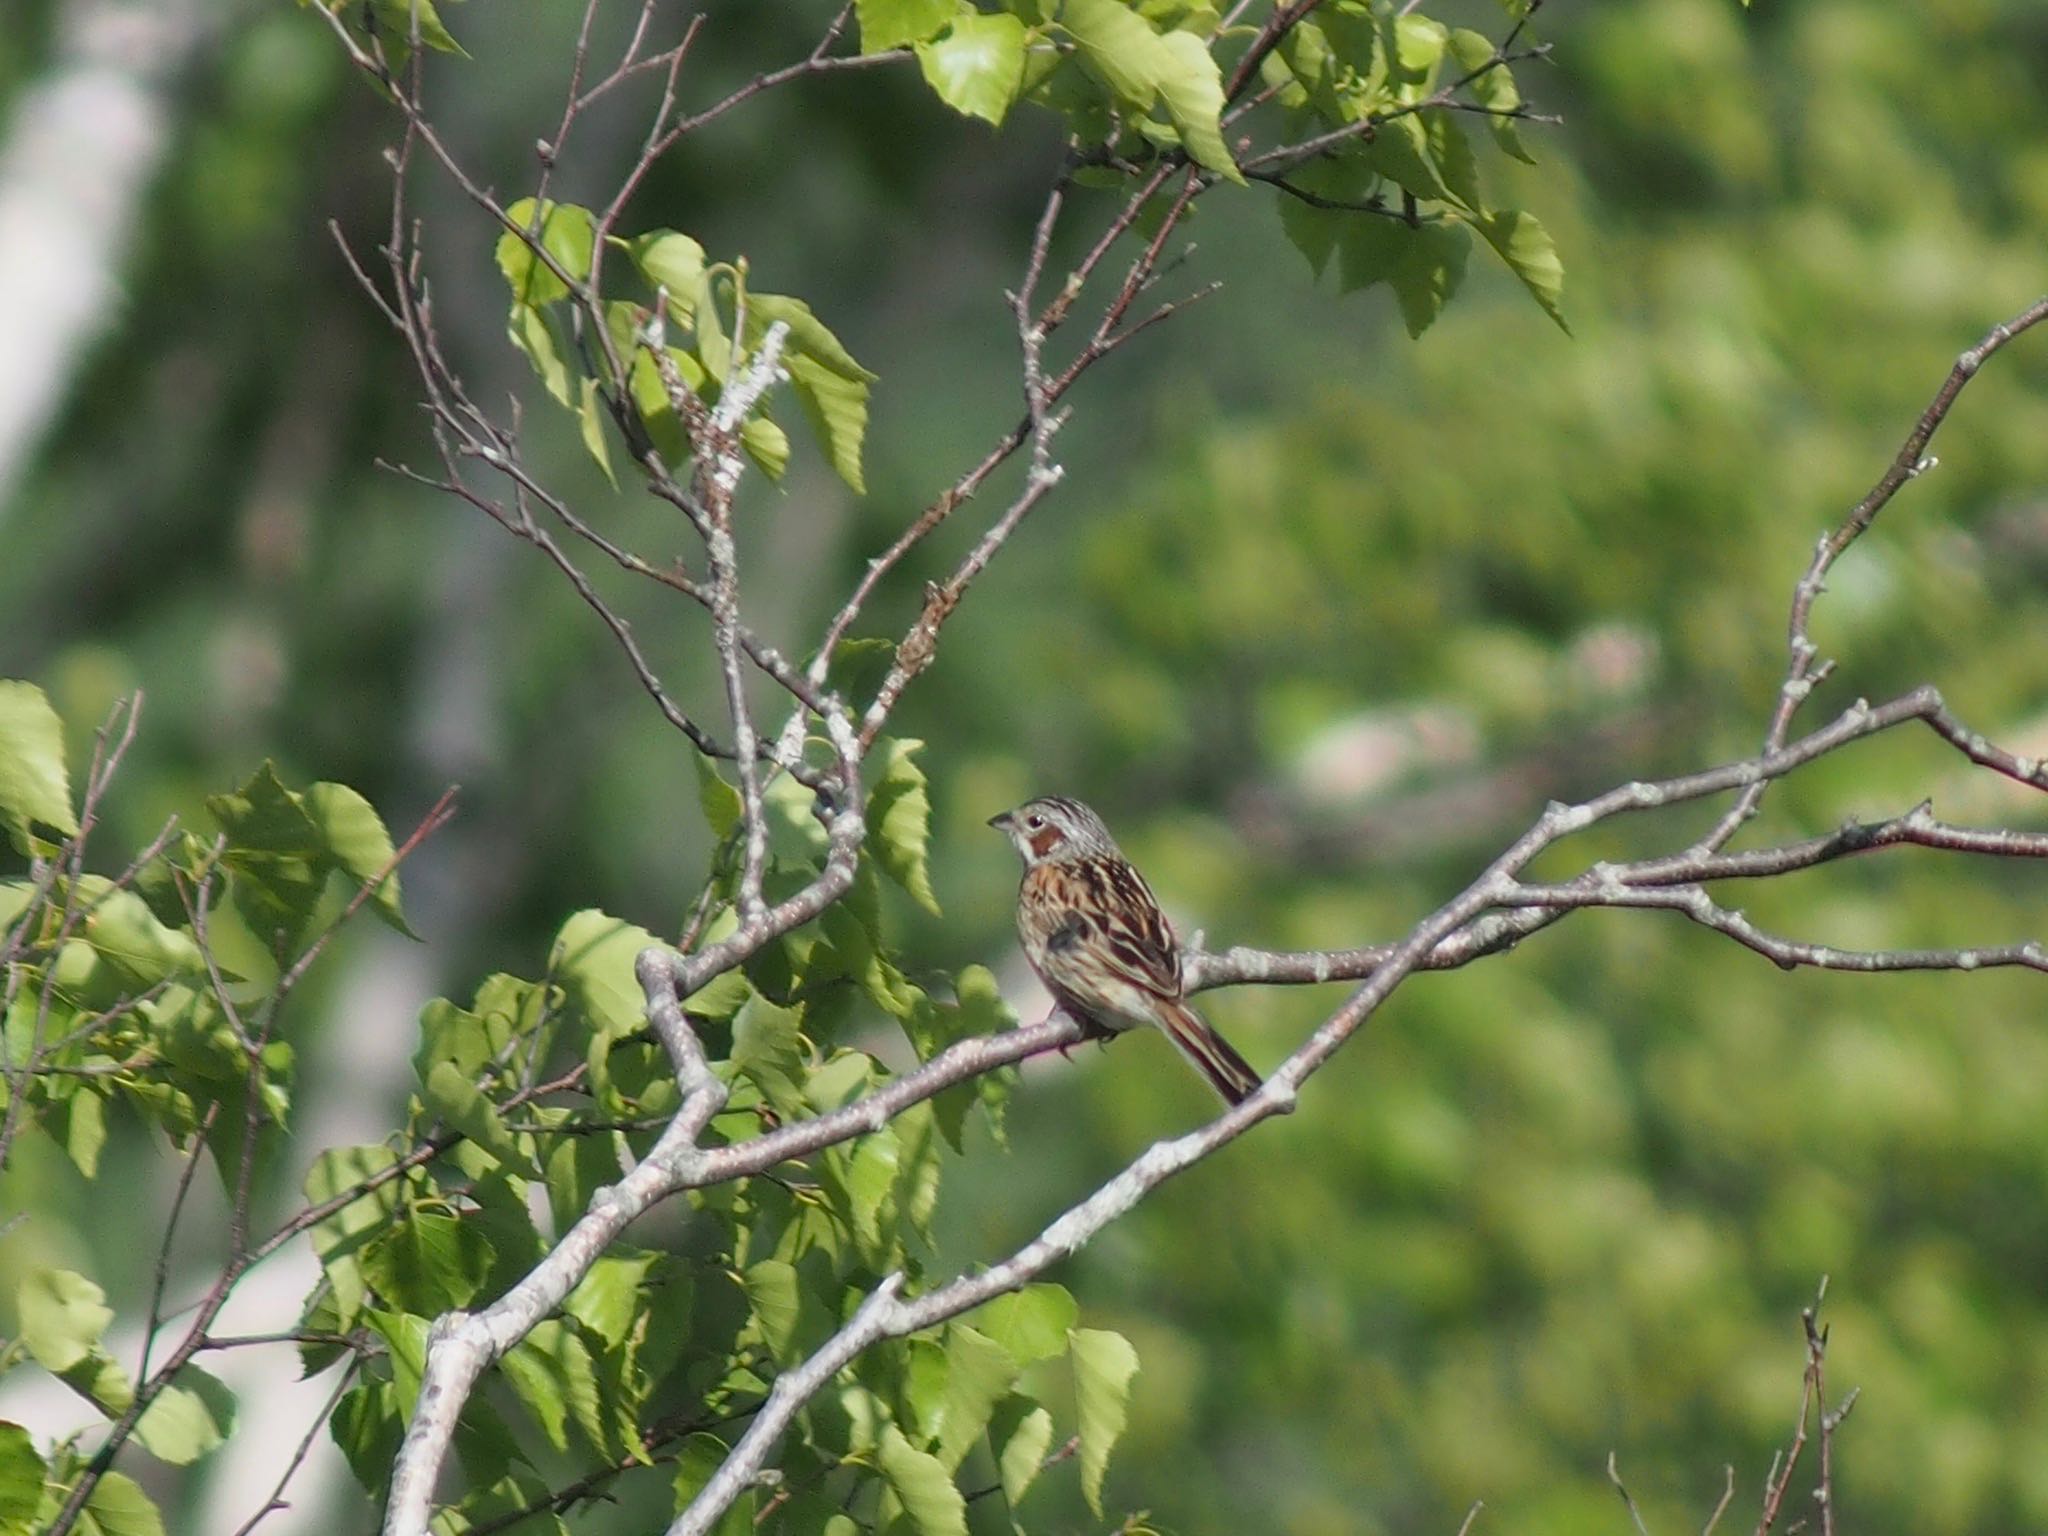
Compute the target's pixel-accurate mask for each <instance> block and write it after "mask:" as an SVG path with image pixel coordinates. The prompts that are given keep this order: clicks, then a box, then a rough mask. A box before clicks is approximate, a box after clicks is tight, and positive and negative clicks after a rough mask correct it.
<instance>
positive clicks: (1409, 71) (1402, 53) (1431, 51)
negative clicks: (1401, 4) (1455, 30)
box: [1388, 11, 1450, 101]
mask: <svg viewBox="0 0 2048 1536" xmlns="http://www.w3.org/2000/svg"><path fill="white" fill-rule="evenodd" d="M1449 36H1450V32H1449V29H1448V28H1446V27H1445V26H1444V24H1443V23H1442V22H1440V21H1437V20H1435V19H1434V18H1432V17H1429V16H1423V15H1419V14H1417V13H1415V12H1413V11H1404V12H1403V13H1401V14H1400V15H1397V16H1395V17H1394V18H1393V29H1392V38H1391V42H1392V46H1391V47H1390V48H1389V49H1388V52H1389V54H1391V56H1392V57H1391V63H1392V68H1393V75H1394V78H1395V79H1396V80H1398V81H1400V82H1401V83H1402V91H1401V99H1402V100H1403V101H1418V100H1420V99H1421V98H1422V97H1424V96H1426V95H1427V94H1428V93H1429V91H1430V90H1431V88H1432V87H1433V86H1434V85H1435V83H1436V68H1437V65H1438V64H1440V63H1441V62H1442V61H1443V56H1444V43H1445V40H1446V39H1447V38H1448V37H1449Z"/></svg>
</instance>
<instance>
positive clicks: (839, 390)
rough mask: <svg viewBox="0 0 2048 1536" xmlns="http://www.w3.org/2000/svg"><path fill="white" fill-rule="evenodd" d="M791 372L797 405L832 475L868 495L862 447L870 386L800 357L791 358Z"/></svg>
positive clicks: (865, 429)
mask: <svg viewBox="0 0 2048 1536" xmlns="http://www.w3.org/2000/svg"><path fill="white" fill-rule="evenodd" d="M788 371H789V382H790V385H791V387H792V388H794V389H795V391H796V401H797V404H798V405H800V406H802V407H803V412H804V417H805V419H806V420H808V421H809V422H810V424H811V431H812V432H813V433H815V434H816V436H817V438H818V441H819V442H820V443H821V444H822V445H823V446H824V449H825V457H826V458H827V459H828V460H829V461H830V462H831V465H832V471H833V473H834V474H836V475H838V476H839V478H840V479H841V480H844V481H845V482H846V484H847V487H848V489H850V490H852V491H853V492H854V493H855V494H856V495H866V494H867V488H868V486H867V479H866V477H865V475H864V474H863V472H862V470H861V448H862V445H863V444H864V443H865V441H866V439H867V432H868V386H867V385H865V384H863V383H860V382H859V381H857V380H854V379H849V378H845V377H843V376H842V375H840V374H838V373H835V372H833V371H832V370H831V369H830V368H828V367H826V366H825V365H824V364H823V363H821V362H819V361H818V360H817V359H815V358H812V357H806V356H803V355H801V354H799V355H798V356H795V357H792V358H790V359H789V362H788Z"/></svg>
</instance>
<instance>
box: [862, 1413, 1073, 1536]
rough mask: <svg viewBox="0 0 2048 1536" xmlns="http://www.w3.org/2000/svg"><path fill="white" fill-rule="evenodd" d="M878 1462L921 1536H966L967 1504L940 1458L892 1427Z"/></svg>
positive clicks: (878, 1451) (879, 1449) (885, 1435)
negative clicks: (919, 1447) (923, 1449)
mask: <svg viewBox="0 0 2048 1536" xmlns="http://www.w3.org/2000/svg"><path fill="white" fill-rule="evenodd" d="M875 1459H876V1461H877V1462H878V1463H879V1465H880V1466H881V1469H882V1477H883V1479H884V1481H886V1482H887V1483H888V1485H889V1488H890V1491H891V1492H893V1493H894V1494H895V1495H896V1497H897V1499H898V1501H899V1502H901V1504H902V1505H903V1509H904V1512H905V1513H906V1514H908V1515H909V1516H910V1523H911V1524H912V1525H913V1526H915V1527H916V1529H917V1530H918V1532H919V1533H920V1536H967V1501H966V1500H965V1499H964V1498H962V1497H961V1495H960V1490H959V1489H958V1488H957V1487H955V1486H954V1484H953V1479H952V1477H951V1476H950V1475H949V1474H948V1473H947V1471H946V1468H945V1466H944V1465H943V1464H942V1463H941V1462H940V1461H939V1459H938V1457H936V1456H932V1455H929V1454H927V1453H926V1452H924V1451H920V1450H919V1449H918V1448H917V1447H916V1446H914V1445H912V1444H911V1443H910V1442H909V1441H908V1440H906V1439H904V1438H903V1431H902V1430H900V1429H898V1428H897V1427H896V1426H895V1425H894V1424H891V1425H890V1426H889V1427H888V1428H886V1429H884V1430H883V1431H882V1443H881V1445H880V1446H879V1447H877V1449H876V1457H875ZM1098 1513H1099V1511H1098Z"/></svg>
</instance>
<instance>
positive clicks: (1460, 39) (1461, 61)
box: [1451, 27, 1536, 165]
mask: <svg viewBox="0 0 2048 1536" xmlns="http://www.w3.org/2000/svg"><path fill="white" fill-rule="evenodd" d="M1451 53H1452V55H1453V56H1454V57H1455V58H1456V59H1457V61H1458V65H1459V67H1460V68H1461V69H1462V70H1463V71H1464V72H1465V73H1466V74H1470V73H1471V72H1472V71H1473V70H1475V69H1478V68H1479V67H1480V66H1481V65H1483V64H1485V63H1486V62H1487V60H1489V59H1491V58H1492V57H1493V55H1494V47H1493V43H1492V41H1491V40H1490V39H1488V38H1485V37H1482V36H1481V35H1480V34H1479V33H1477V32H1473V31H1469V30H1467V29H1465V28H1462V27H1461V28H1459V29H1458V30H1456V31H1454V32H1452V33H1451ZM1465 89H1466V90H1468V91H1470V92H1471V93H1472V98H1473V100H1475V101H1477V102H1478V103H1479V104H1480V105H1481V106H1482V107H1485V108H1486V109H1487V117H1486V126H1487V128H1488V130H1489V131H1491V133H1492V134H1493V142H1494V143H1496V144H1498V145H1499V146H1500V147H1501V149H1502V150H1503V151H1505V152H1506V153H1507V154H1510V155H1513V156H1514V157H1515V158H1516V159H1517V160H1520V161H1522V162H1524V163H1525V164H1528V165H1534V164H1535V163H1536V157H1535V156H1534V155H1532V154H1530V153H1529V151H1528V150H1527V149H1526V148H1524V147H1523V144H1522V135H1521V131H1520V126H1519V124H1518V123H1517V122H1516V121H1515V119H1514V118H1512V117H1507V116H1504V115H1502V114H1505V113H1509V112H1516V111H1519V110H1520V109H1521V106H1522V92H1521V88H1520V87H1518V86H1517V85H1516V84H1515V77H1514V76H1513V75H1512V74H1510V73H1509V72H1508V67H1507V65H1505V64H1496V65H1494V66H1493V68H1491V69H1489V70H1487V71H1486V73H1485V74H1483V75H1480V76H1478V77H1477V78H1475V79H1474V80H1472V81H1471V82H1470V83H1469V84H1467V85H1466V87H1465Z"/></svg>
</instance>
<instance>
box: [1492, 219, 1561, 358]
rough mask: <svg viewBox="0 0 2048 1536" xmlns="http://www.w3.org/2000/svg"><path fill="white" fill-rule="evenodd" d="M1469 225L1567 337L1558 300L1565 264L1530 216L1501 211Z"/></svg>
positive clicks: (1537, 223)
mask: <svg viewBox="0 0 2048 1536" xmlns="http://www.w3.org/2000/svg"><path fill="white" fill-rule="evenodd" d="M1472 225H1473V227H1474V228H1475V229H1477V230H1478V231H1479V233H1480V234H1482V235H1484V236H1485V237H1486V243H1487V244H1488V245H1490V246H1492V247H1493V248H1494V250H1495V251H1497V252H1499V253H1500V259H1501V260H1502V261H1504V262H1506V263H1507V264H1508V270H1509V271H1510V272H1513V273H1514V274H1515V276H1517V277H1519V278H1520V279H1521V280H1522V286H1523V287H1525V288H1527V289H1528V290H1529V292H1530V293H1531V294H1532V295H1534V297H1535V299H1536V302H1537V303H1538V304H1540V305H1541V306H1542V307H1543V312H1544V313H1545V314H1546V315H1548V316H1550V318H1551V319H1553V320H1555V321H1556V322H1557V328H1558V329H1559V330H1561V331H1563V332H1564V333H1565V334H1566V335H1567V336H1569V335H1570V334H1571V329H1572V328H1571V327H1570V326H1569V325H1566V324H1565V319H1564V310H1563V309H1562V308H1561V307H1560V300H1561V299H1562V298H1563V296H1564V264H1563V263H1562V262H1560V261H1559V260H1558V259H1557V245H1556V243H1555V242H1554V241H1552V239H1551V238H1550V231H1549V230H1547V229H1545V228H1544V227H1543V225H1542V224H1541V223H1540V222H1539V221H1538V220H1537V218H1536V215H1535V214H1533V213H1524V212H1523V211H1522V210H1520V209H1518V208H1503V209H1501V210H1500V211H1499V212H1498V213H1489V214H1488V215H1486V217H1484V218H1481V219H1474V220H1473V221H1472Z"/></svg>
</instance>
